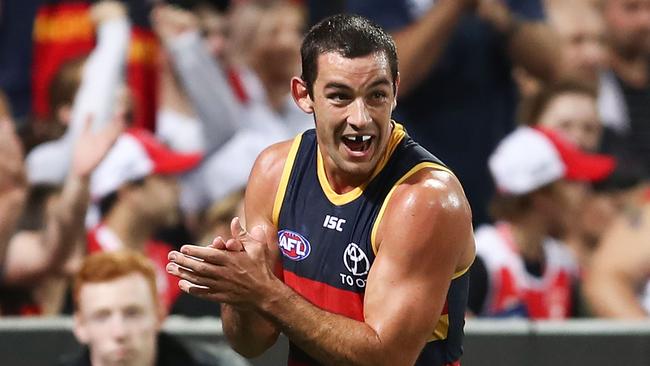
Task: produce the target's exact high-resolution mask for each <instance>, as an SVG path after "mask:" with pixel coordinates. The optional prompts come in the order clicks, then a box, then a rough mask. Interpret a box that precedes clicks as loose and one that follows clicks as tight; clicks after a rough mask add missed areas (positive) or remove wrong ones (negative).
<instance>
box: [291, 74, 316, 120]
mask: <svg viewBox="0 0 650 366" xmlns="http://www.w3.org/2000/svg"><path fill="white" fill-rule="evenodd" d="M291 96H292V97H293V100H294V101H295V102H296V104H297V105H298V108H300V109H302V111H303V112H305V113H309V114H311V113H314V102H313V101H312V100H311V97H310V96H309V90H308V89H307V83H306V82H305V81H304V80H302V79H301V78H299V77H295V76H294V77H293V78H292V79H291Z"/></svg>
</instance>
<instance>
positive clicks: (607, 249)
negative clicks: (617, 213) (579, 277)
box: [584, 207, 650, 319]
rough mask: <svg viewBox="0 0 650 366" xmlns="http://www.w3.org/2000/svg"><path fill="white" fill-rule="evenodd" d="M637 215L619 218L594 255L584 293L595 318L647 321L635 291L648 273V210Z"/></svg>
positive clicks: (649, 218)
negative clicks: (635, 216) (596, 316)
mask: <svg viewBox="0 0 650 366" xmlns="http://www.w3.org/2000/svg"><path fill="white" fill-rule="evenodd" d="M640 215H641V216H640V218H639V217H637V218H633V217H622V218H620V219H619V220H618V221H617V222H616V223H614V224H613V226H612V228H611V229H610V230H609V231H608V233H607V234H606V235H605V237H604V238H603V241H602V242H601V244H600V247H599V249H598V251H597V252H596V253H595V254H594V258H593V262H592V264H591V266H590V269H589V271H588V272H587V275H586V277H585V282H584V291H585V296H586V297H587V299H588V301H589V304H590V306H591V308H592V310H593V311H594V313H595V314H596V315H598V316H603V317H610V318H628V319H630V318H638V319H647V317H648V314H647V313H646V312H645V311H644V309H643V307H642V306H641V303H640V302H639V299H638V298H637V291H638V289H639V288H642V287H643V285H644V284H645V281H647V280H648V277H647V276H648V273H650V246H649V245H648V238H650V207H645V208H644V210H643V211H642V213H640ZM637 220H638V221H637Z"/></svg>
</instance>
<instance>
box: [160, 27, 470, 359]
mask: <svg viewBox="0 0 650 366" xmlns="http://www.w3.org/2000/svg"><path fill="white" fill-rule="evenodd" d="M301 52H302V67H303V74H302V77H301V78H293V80H292V84H291V88H292V90H291V91H292V94H293V97H294V99H295V101H296V103H297V104H298V106H299V107H300V108H301V109H302V110H303V111H305V112H306V113H313V114H314V119H315V122H316V130H315V131H314V130H310V131H307V132H305V133H303V134H302V135H299V136H298V137H296V138H295V139H294V140H293V141H288V142H284V143H280V144H277V145H273V146H271V147H269V148H268V149H266V150H265V151H264V152H262V154H261V155H260V156H259V157H258V159H257V162H256V163H255V166H254V167H253V171H252V173H251V176H250V179H249V183H248V187H247V191H246V200H245V207H246V208H245V211H246V224H247V226H248V227H249V228H251V230H250V232H248V231H246V230H244V229H243V228H242V227H241V226H240V225H241V224H240V223H239V220H238V219H237V218H235V219H234V220H233V222H232V224H231V231H232V235H233V238H231V239H228V240H225V239H223V238H220V237H218V238H216V239H215V240H214V242H213V243H212V244H211V245H210V246H209V247H199V246H190V245H187V246H184V247H182V249H181V252H180V253H179V252H171V253H170V255H169V259H170V261H171V263H170V264H169V265H168V271H169V272H170V273H172V274H174V275H176V276H178V277H179V278H180V279H181V281H180V282H179V286H180V287H181V289H182V290H183V291H186V292H188V293H190V294H194V295H196V296H199V297H201V298H205V299H211V300H214V301H218V302H221V303H222V304H223V305H222V320H223V329H224V332H225V334H226V336H227V338H228V340H229V342H230V343H231V345H232V346H233V348H234V349H235V350H236V351H238V352H239V353H241V354H243V355H245V356H248V357H254V356H257V355H259V354H261V353H262V352H264V351H265V350H266V349H268V348H269V347H270V346H271V345H273V344H274V342H275V341H276V339H277V337H278V334H279V332H283V333H284V334H285V335H286V336H287V337H288V338H289V340H290V342H291V346H290V352H289V365H320V364H326V365H459V358H460V356H461V353H462V348H461V342H462V335H463V329H462V328H463V323H464V319H463V318H464V312H465V304H466V300H467V286H468V274H467V272H466V271H467V269H468V267H469V266H470V265H471V263H472V261H473V259H474V254H475V250H474V239H473V235H472V227H471V213H470V208H469V205H468V203H467V200H466V198H465V195H464V193H463V190H462V188H461V186H460V184H459V182H458V180H457V179H456V177H455V176H454V175H453V174H451V172H450V171H449V170H448V169H447V168H446V167H445V166H444V165H443V164H442V163H441V162H440V161H439V160H437V159H436V158H435V157H434V156H433V155H431V154H430V153H428V152H427V151H426V150H424V149H423V148H422V147H420V146H419V145H418V144H417V143H415V142H414V141H413V140H412V139H411V138H410V137H409V136H408V135H407V134H406V132H405V131H404V129H403V127H402V126H401V125H399V124H397V123H395V122H394V121H392V120H391V113H392V111H393V109H394V107H395V105H396V99H395V96H396V92H397V87H398V85H399V76H398V72H397V56H396V52H395V45H394V43H393V41H392V39H391V38H390V36H388V35H387V34H386V33H384V32H383V31H382V30H381V29H380V28H379V27H377V26H376V25H374V24H372V23H370V22H369V21H367V20H365V19H364V18H361V17H358V16H351V15H337V16H334V17H331V18H328V19H325V20H323V21H322V22H320V23H319V24H317V25H316V26H314V27H313V28H312V29H311V30H310V31H309V33H308V34H307V36H306V38H305V40H304V41H303V44H302V49H301ZM213 184H219V182H213Z"/></svg>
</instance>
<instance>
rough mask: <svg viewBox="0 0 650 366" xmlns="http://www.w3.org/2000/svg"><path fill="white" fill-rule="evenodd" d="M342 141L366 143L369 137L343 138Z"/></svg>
mask: <svg viewBox="0 0 650 366" xmlns="http://www.w3.org/2000/svg"><path fill="white" fill-rule="evenodd" d="M343 138H344V139H346V140H349V141H354V142H366V141H368V140H370V138H371V136H368V135H363V136H343Z"/></svg>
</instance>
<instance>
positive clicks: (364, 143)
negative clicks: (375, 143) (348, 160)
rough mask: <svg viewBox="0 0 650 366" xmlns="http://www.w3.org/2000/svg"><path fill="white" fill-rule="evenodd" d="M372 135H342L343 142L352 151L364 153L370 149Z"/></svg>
mask: <svg viewBox="0 0 650 366" xmlns="http://www.w3.org/2000/svg"><path fill="white" fill-rule="evenodd" d="M371 143H372V136H370V135H346V136H343V144H345V146H346V147H347V148H348V149H349V150H350V151H352V152H357V153H364V152H366V151H368V149H370V145H371Z"/></svg>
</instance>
